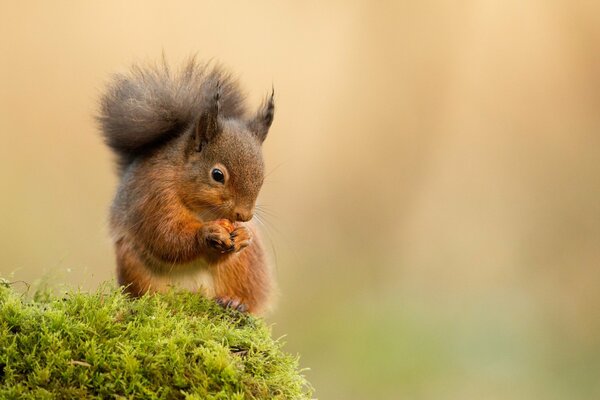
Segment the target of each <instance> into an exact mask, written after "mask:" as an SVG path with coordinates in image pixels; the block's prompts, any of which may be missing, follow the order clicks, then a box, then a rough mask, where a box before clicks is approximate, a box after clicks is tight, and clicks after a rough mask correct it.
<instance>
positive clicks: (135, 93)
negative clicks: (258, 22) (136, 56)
mask: <svg viewBox="0 0 600 400" xmlns="http://www.w3.org/2000/svg"><path fill="white" fill-rule="evenodd" d="M274 110H275V106H274V91H273V92H272V93H271V94H270V96H268V97H267V98H266V99H265V101H264V102H263V104H262V105H261V106H260V108H259V109H258V111H257V112H255V113H254V114H253V115H249V114H248V113H247V112H246V107H245V103H244V96H243V94H242V92H241V90H240V88H239V85H238V83H237V81H236V80H235V79H233V78H232V76H231V75H230V74H229V73H227V72H225V71H224V70H223V69H222V68H221V67H218V66H217V67H211V66H209V65H207V64H199V63H198V62H196V61H195V60H191V61H189V62H188V63H187V64H186V65H184V67H183V68H182V69H181V70H179V71H176V72H173V71H171V69H170V68H169V67H168V66H167V63H166V62H164V61H163V62H161V63H159V64H156V65H151V66H134V67H132V69H131V71H130V72H129V73H127V74H116V75H114V76H113V77H112V79H111V81H110V83H109V85H108V88H107V90H106V91H105V92H104V94H103V96H102V98H101V101H100V111H99V115H98V116H97V119H98V122H99V124H100V127H101V132H102V135H103V137H104V139H105V141H106V144H107V145H108V146H109V147H110V149H111V150H112V151H113V152H114V153H115V155H116V158H117V167H118V168H117V170H118V176H119V179H120V182H119V185H118V189H117V193H116V195H115V198H114V201H113V203H112V207H111V209H110V230H111V235H112V239H113V241H114V246H115V251H116V259H117V279H118V282H119V284H120V285H123V286H124V287H125V290H126V291H127V292H128V293H130V294H131V295H132V296H141V295H143V294H144V293H147V292H164V291H166V290H168V289H169V288H170V287H176V288H182V289H185V290H191V291H194V292H200V293H202V294H204V295H205V296H208V297H210V298H214V299H216V301H217V302H219V303H220V304H221V305H223V306H225V307H232V308H235V309H238V310H240V311H247V312H250V313H253V314H260V313H261V312H263V311H265V309H266V308H267V307H268V302H269V293H270V291H271V288H272V286H273V285H272V277H271V271H270V268H269V266H268V264H267V260H266V257H265V252H264V250H263V246H262V244H261V240H260V237H259V233H258V232H257V230H256V228H255V225H254V224H253V222H252V217H253V213H254V209H255V203H256V198H257V196H258V193H259V191H260V189H261V186H262V184H263V180H264V162H263V156H262V149H261V145H262V143H263V141H264V140H265V138H266V137H267V133H268V132H269V128H270V127H271V123H272V122H273V116H274Z"/></svg>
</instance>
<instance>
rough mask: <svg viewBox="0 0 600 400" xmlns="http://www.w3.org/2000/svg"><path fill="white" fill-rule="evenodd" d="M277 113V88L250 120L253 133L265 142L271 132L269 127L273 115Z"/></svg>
mask: <svg viewBox="0 0 600 400" xmlns="http://www.w3.org/2000/svg"><path fill="white" fill-rule="evenodd" d="M274 115H275V89H273V91H272V92H271V95H270V96H269V97H268V98H267V99H266V100H265V101H264V102H263V104H262V105H261V106H260V108H259V109H258V112H257V113H256V116H255V117H254V119H253V120H252V121H250V124H249V127H250V130H251V131H252V133H254V134H255V135H256V137H257V138H258V140H260V142H261V143H262V142H264V140H265V139H266V138H267V133H269V128H270V127H271V124H272V123H273V116H274Z"/></svg>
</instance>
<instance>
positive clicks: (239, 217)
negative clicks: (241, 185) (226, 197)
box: [234, 211, 253, 222]
mask: <svg viewBox="0 0 600 400" xmlns="http://www.w3.org/2000/svg"><path fill="white" fill-rule="evenodd" d="M234 215H235V220H236V221H241V222H248V221H250V220H251V219H252V217H253V214H252V211H236V212H235V213H234Z"/></svg>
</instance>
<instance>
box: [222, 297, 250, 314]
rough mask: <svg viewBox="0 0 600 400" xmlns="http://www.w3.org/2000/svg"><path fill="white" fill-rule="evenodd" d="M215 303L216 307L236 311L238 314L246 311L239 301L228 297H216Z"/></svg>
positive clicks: (244, 305) (245, 307)
mask: <svg viewBox="0 0 600 400" xmlns="http://www.w3.org/2000/svg"><path fill="white" fill-rule="evenodd" d="M215 301H216V302H217V304H218V305H220V306H222V307H224V308H233V309H234V310H238V311H239V312H246V311H248V306H247V305H246V304H244V303H242V302H241V300H239V299H236V298H230V297H217V298H215Z"/></svg>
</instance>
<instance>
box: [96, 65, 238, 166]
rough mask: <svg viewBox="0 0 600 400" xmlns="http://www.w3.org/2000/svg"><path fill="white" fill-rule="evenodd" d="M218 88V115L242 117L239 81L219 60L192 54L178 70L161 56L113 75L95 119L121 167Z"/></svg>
mask: <svg viewBox="0 0 600 400" xmlns="http://www.w3.org/2000/svg"><path fill="white" fill-rule="evenodd" d="M217 88H218V90H219V93H220V113H221V114H220V115H222V116H223V117H226V118H230V117H238V118H239V117H242V116H243V115H244V114H245V107H244V96H243V94H242V93H241V91H240V89H239V86H238V83H237V81H236V80H235V79H233V78H232V76H231V75H230V74H229V73H227V72H225V71H224V70H223V69H222V68H221V67H219V66H210V65H208V64H200V63H198V62H196V60H195V59H193V58H192V59H191V60H190V61H188V62H187V63H186V64H185V65H184V66H183V68H181V69H180V70H178V71H171V69H170V68H169V66H168V65H167V63H166V61H164V60H163V61H162V62H160V63H157V64H154V65H145V66H142V65H134V66H133V67H132V68H131V70H130V71H129V73H127V74H115V75H113V77H112V79H111V81H110V82H109V84H108V88H107V90H106V91H105V92H104V94H103V96H102V97H101V100H100V112H99V114H98V116H97V120H98V122H99V123H100V128H101V131H102V135H103V136H104V139H105V141H106V143H107V145H108V146H109V147H110V148H111V149H112V150H113V151H114V152H115V154H116V155H117V163H118V168H119V171H123V170H124V169H125V168H126V167H127V166H128V165H129V164H130V163H131V162H132V161H133V160H135V158H136V157H138V156H140V155H143V154H145V153H146V152H148V151H150V150H151V149H153V148H154V147H156V146H158V145H160V144H162V143H165V142H166V141H168V140H170V139H172V138H174V137H175V136H177V135H179V134H180V133H181V132H183V131H184V130H185V129H186V128H187V127H188V126H190V125H191V124H192V123H193V122H195V121H196V119H198V118H199V116H200V115H201V113H202V111H203V110H204V109H205V108H206V107H207V106H208V105H209V102H210V100H211V99H212V98H213V97H214V94H215V91H216V90H217Z"/></svg>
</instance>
